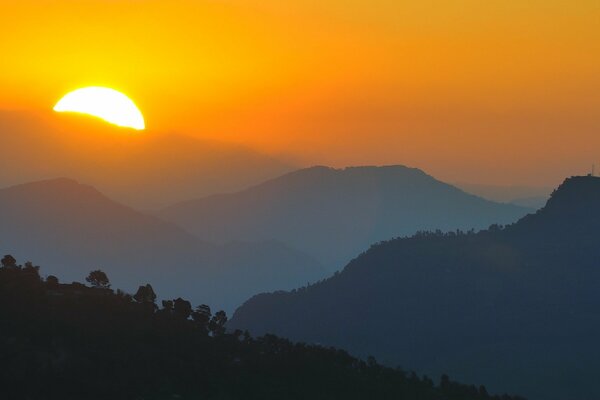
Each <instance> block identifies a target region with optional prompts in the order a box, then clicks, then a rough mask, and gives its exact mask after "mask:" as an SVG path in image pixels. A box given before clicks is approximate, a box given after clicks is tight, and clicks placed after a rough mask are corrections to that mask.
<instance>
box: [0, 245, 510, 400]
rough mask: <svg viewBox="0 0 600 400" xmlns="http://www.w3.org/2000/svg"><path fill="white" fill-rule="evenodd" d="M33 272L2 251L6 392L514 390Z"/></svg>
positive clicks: (330, 394) (16, 395) (242, 394)
mask: <svg viewBox="0 0 600 400" xmlns="http://www.w3.org/2000/svg"><path fill="white" fill-rule="evenodd" d="M87 280H88V282H89V283H90V284H91V287H89V286H85V285H82V284H79V283H72V284H61V283H59V281H58V279H57V278H56V277H54V276H49V277H47V278H46V279H42V278H40V275H39V268H38V267H35V266H34V265H32V264H31V263H26V264H25V265H24V266H20V265H17V263H16V260H15V259H14V258H12V257H10V256H5V257H4V258H3V259H2V267H1V268H0V368H1V370H2V373H1V374H0V387H1V388H2V389H1V394H2V398H4V399H61V400H65V399H77V400H86V399H102V400H106V399H244V400H252V399H257V400H258V399H261V400H265V399H267V400H268V399H277V400H285V399H307V400H308V399H310V400H315V399H316V400H319V399H323V400H324V399H361V400H363V399H407V400H410V399H415V400H416V399H419V400H429V399H430V400H454V399H455V400H459V399H460V400H488V399H495V400H511V399H513V400H517V399H520V398H519V397H511V396H506V395H505V396H490V395H488V394H487V391H486V389H485V388H484V387H475V386H468V385H462V384H458V383H455V382H452V381H451V380H450V379H449V378H448V377H447V376H442V378H441V379H440V382H439V384H434V383H433V381H432V380H430V379H429V378H426V377H423V378H419V377H417V376H416V375H415V374H414V373H406V372H404V371H402V370H400V369H391V368H386V367H382V366H380V365H378V364H377V362H376V361H375V360H374V359H369V360H368V361H367V362H364V361H360V360H358V359H356V358H354V357H352V356H350V355H348V354H347V353H346V352H345V351H342V350H335V349H333V348H328V349H326V348H322V347H319V346H312V345H306V344H302V343H298V344H294V343H292V342H290V341H288V340H285V339H280V338H277V337H275V336H271V335H267V336H263V337H260V338H251V337H250V336H249V335H248V334H244V333H242V332H240V331H235V332H233V333H230V334H228V333H225V329H224V324H225V322H226V320H227V318H226V316H225V314H224V313H222V312H217V313H215V314H214V315H211V312H210V308H209V307H208V306H205V305H202V306H199V307H197V308H192V306H191V304H190V303H189V302H187V301H185V300H183V299H181V298H178V299H175V300H173V301H163V303H162V307H158V306H157V305H156V304H155V299H156V294H155V293H154V291H153V289H152V287H151V286H150V285H143V286H140V288H139V290H138V291H137V292H136V293H135V294H134V295H133V296H132V295H129V294H126V293H123V292H121V291H116V292H114V291H113V290H112V289H110V283H109V281H108V277H107V276H106V275H105V274H104V273H103V272H102V271H95V272H93V273H90V275H89V276H88V279H87Z"/></svg>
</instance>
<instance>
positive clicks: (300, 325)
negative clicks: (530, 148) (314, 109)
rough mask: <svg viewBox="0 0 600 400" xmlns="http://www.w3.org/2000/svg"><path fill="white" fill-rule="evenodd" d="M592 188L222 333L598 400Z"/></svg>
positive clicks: (385, 256)
mask: <svg viewBox="0 0 600 400" xmlns="http://www.w3.org/2000/svg"><path fill="white" fill-rule="evenodd" d="M598 204H600V178H597V177H592V176H584V177H572V178H569V179H567V180H566V181H565V182H564V183H563V184H562V185H561V186H560V187H559V188H558V189H557V190H556V191H554V192H553V193H552V195H551V197H550V199H549V200H548V202H547V204H546V205H545V207H543V208H542V209H540V210H539V211H537V212H536V213H534V214H530V215H527V216H525V217H523V218H522V219H520V220H519V221H518V222H516V223H514V224H511V225H509V226H507V227H505V228H502V227H500V226H497V225H494V226H491V227H490V228H489V229H487V230H483V231H480V232H477V233H475V232H466V233H465V232H450V233H441V232H433V233H420V234H417V235H414V236H412V237H406V238H399V239H394V240H390V241H385V242H382V243H379V244H376V245H374V246H372V247H371V248H370V249H369V250H368V251H366V252H364V253H363V254H361V255H360V256H358V257H357V258H355V259H354V260H352V261H351V262H350V263H349V264H348V265H347V266H346V267H345V268H344V269H343V271H342V272H340V273H338V274H335V275H334V276H332V277H330V278H328V279H326V280H324V281H322V282H319V283H316V284H314V285H309V286H306V287H302V288H299V289H297V290H292V291H287V292H286V291H279V292H274V293H265V294H260V295H257V296H255V297H253V298H252V299H250V300H249V301H248V302H246V303H245V304H244V305H243V306H242V307H240V308H239V309H238V310H237V311H236V313H235V315H234V317H233V320H232V321H231V322H230V327H231V328H241V329H249V330H250V331H251V332H252V333H253V334H262V333H267V332H268V333H273V334H277V335H281V336H284V337H288V338H291V339H292V340H300V341H307V342H309V343H320V344H322V345H326V346H330V345H332V346H339V347H342V348H346V349H348V350H349V351H351V352H352V353H354V354H357V355H361V356H363V357H366V356H368V355H373V356H375V357H377V359H378V360H381V361H383V362H384V363H386V364H388V365H401V366H409V365H410V366H411V368H415V369H416V370H417V371H419V372H421V373H426V374H431V375H432V376H435V375H436V374H438V373H440V372H441V371H442V370H443V371H446V372H448V373H449V374H450V375H451V376H454V377H458V378H459V379H461V380H470V381H478V382H483V383H484V384H485V385H486V386H487V387H489V388H491V389H492V390H496V389H498V388H502V390H507V391H516V392H518V393H521V394H523V395H525V396H526V397H527V398H529V399H533V400H538V399H539V400H541V399H544V400H566V399H594V398H600V389H599V387H598V385H597V384H596V382H597V381H596V378H597V376H596V375H597V371H599V370H600V361H599V360H600V346H598V344H597V338H598V336H599V335H600V296H598V287H600V269H599V268H598V266H599V262H600V236H599V235H598V232H599V231H600V209H599V208H598Z"/></svg>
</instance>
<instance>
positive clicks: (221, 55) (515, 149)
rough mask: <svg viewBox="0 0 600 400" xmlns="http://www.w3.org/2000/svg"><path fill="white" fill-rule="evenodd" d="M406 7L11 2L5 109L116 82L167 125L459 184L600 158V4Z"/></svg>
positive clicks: (336, 0)
mask: <svg viewBox="0 0 600 400" xmlns="http://www.w3.org/2000/svg"><path fill="white" fill-rule="evenodd" d="M406 3H407V2H398V1H390V0H375V1H369V2H365V1H362V2H361V1H348V0H345V1H341V0H325V1H309V0H295V1H286V2H284V3H282V2H280V1H275V0H265V1H255V0H241V1H229V0H227V1H169V2H163V1H99V0H91V1H86V2H80V1H61V2H52V1H32V0H22V1H19V2H5V3H3V7H2V13H0V37H1V38H2V39H0V43H1V48H2V57H1V59H0V72H2V73H1V74H0V86H1V87H2V88H3V90H2V92H1V93H0V109H5V110H13V111H14V110H20V111H27V112H40V111H44V110H48V109H49V108H50V107H51V106H52V105H53V104H54V103H55V102H56V101H57V100H58V98H60V96H62V95H63V94H65V93H67V92H68V91H70V90H73V89H75V88H77V87H83V86H88V85H102V86H109V87H114V88H116V89H119V90H122V91H124V92H125V93H127V94H128V95H129V96H131V97H132V98H133V99H134V100H135V101H136V102H137V103H138V105H139V106H140V108H141V109H142V111H143V112H144V115H145V117H146V119H147V123H148V126H149V128H150V129H152V130H154V131H158V132H179V133H184V134H186V135H192V136H195V137H198V138H202V139H217V140H219V141H225V142H231V143H237V144H244V145H246V146H248V147H250V148H252V149H255V150H257V151H259V152H263V153H267V154H269V155H271V156H275V157H277V158H279V159H283V160H284V161H285V162H286V163H290V164H294V165H299V166H303V165H311V164H325V165H331V166H345V165H361V164H395V163H401V164H406V165H411V166H415V167H421V168H426V169H427V171H428V172H430V173H432V174H433V175H435V176H436V177H439V178H440V179H444V180H446V181H452V182H481V183H483V182H485V183H488V184H535V185H538V186H540V185H542V186H544V185H547V186H555V185H556V184H557V183H559V182H560V181H561V180H562V179H563V178H564V176H568V175H571V174H575V173H582V172H586V171H587V170H588V169H589V168H590V167H591V164H592V163H593V162H594V161H595V160H598V159H600V153H598V152H597V151H596V150H595V149H597V148H598V146H599V145H600V135H598V132H600V119H599V118H598V111H597V110H598V109H599V107H600V90H599V89H600V77H599V75H598V71H599V70H600V29H598V19H599V16H600V5H599V4H598V2H596V1H591V0H589V1H588V0H583V1H578V2H568V1H558V0H550V1H548V0H545V1H541V0H534V1H528V2H505V1H495V0H494V1H486V2H480V1H471V0H461V1H454V2H447V1H420V2H411V4H406ZM107 27H110V29H107ZM334 149H335V150H334Z"/></svg>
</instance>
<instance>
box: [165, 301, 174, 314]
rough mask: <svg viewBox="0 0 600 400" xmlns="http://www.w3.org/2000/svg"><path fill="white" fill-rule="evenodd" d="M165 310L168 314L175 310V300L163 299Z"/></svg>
mask: <svg viewBox="0 0 600 400" xmlns="http://www.w3.org/2000/svg"><path fill="white" fill-rule="evenodd" d="M162 306H163V309H162V311H163V312H166V313H167V314H171V313H172V312H173V300H163V301H162Z"/></svg>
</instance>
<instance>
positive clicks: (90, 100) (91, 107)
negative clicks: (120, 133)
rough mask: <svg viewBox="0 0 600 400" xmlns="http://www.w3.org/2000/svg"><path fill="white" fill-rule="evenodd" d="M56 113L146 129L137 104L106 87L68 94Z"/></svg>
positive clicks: (96, 87)
mask: <svg viewBox="0 0 600 400" xmlns="http://www.w3.org/2000/svg"><path fill="white" fill-rule="evenodd" d="M54 111H57V112H76V113H82V114H88V115H93V116H95V117H98V118H101V119H103V120H105V121H106V122H109V123H111V124H114V125H118V126H122V127H126V128H133V129H136V130H142V129H145V127H146V124H145V123H144V116H143V115H142V113H141V112H140V110H139V108H137V106H136V105H135V103H134V102H133V101H132V100H131V99H130V98H129V97H127V96H126V95H124V94H123V93H121V92H119V91H117V90H114V89H110V88H106V87H98V86H90V87H86V88H81V89H77V90H74V91H72V92H70V93H67V94H66V95H65V96H64V97H63V98H62V99H60V100H59V101H58V103H56V105H55V106H54Z"/></svg>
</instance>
